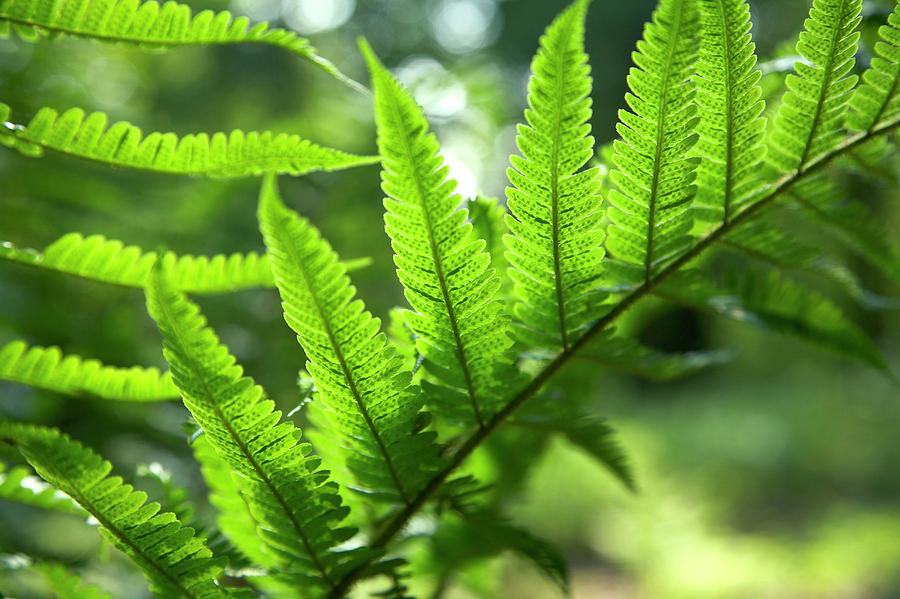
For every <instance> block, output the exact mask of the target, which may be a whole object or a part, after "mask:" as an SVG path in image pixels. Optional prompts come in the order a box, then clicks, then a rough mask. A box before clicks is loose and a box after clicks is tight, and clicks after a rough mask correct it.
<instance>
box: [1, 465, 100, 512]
mask: <svg viewBox="0 0 900 599" xmlns="http://www.w3.org/2000/svg"><path fill="white" fill-rule="evenodd" d="M0 500H5V501H14V502H16V503H21V504H23V505H29V506H31V507H36V508H40V509H42V510H49V511H51V512H62V513H64V514H78V515H84V514H85V511H84V510H83V509H81V507H79V505H78V504H77V503H75V502H74V501H73V500H72V498H71V497H69V496H68V495H66V494H65V493H62V492H60V491H58V490H56V489H54V488H53V487H51V486H50V485H48V484H47V483H45V482H44V481H42V480H40V479H39V478H38V477H36V476H34V475H33V474H32V473H31V471H30V470H29V469H28V468H23V467H22V466H14V467H13V468H11V469H9V470H7V469H6V464H4V463H3V462H0Z"/></svg>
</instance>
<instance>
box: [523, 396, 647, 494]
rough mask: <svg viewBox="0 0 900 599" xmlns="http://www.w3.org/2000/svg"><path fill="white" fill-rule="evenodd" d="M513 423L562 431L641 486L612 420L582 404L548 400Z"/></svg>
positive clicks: (622, 478) (627, 483)
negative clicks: (610, 422) (597, 414)
mask: <svg viewBox="0 0 900 599" xmlns="http://www.w3.org/2000/svg"><path fill="white" fill-rule="evenodd" d="M512 424H514V425H519V426H524V427H526V428H528V429H530V430H533V431H540V432H543V433H550V434H556V435H561V436H562V437H563V438H565V439H566V440H567V441H568V442H569V443H571V444H572V445H574V446H576V447H578V448H580V449H581V450H582V451H584V452H585V453H587V454H588V455H590V456H591V457H592V458H593V459H595V460H596V461H597V462H598V463H599V464H601V465H602V466H603V467H604V468H606V469H607V470H609V472H610V473H611V474H612V475H613V476H615V477H616V478H617V479H618V480H619V482H621V483H622V484H623V485H624V486H625V487H626V488H627V489H629V490H630V491H635V490H637V484H636V482H635V478H634V472H633V471H632V468H631V463H630V462H629V459H628V455H627V454H626V453H625V450H624V449H623V447H622V444H621V443H620V442H619V439H618V438H617V435H616V431H615V429H613V428H612V427H611V426H610V425H609V423H608V422H607V421H606V420H605V419H603V418H599V417H597V416H594V415H592V414H588V413H587V412H585V411H583V410H582V409H581V408H574V409H573V408H572V407H571V406H567V405H562V404H561V402H551V401H545V402H543V403H539V404H534V405H532V406H531V407H530V409H529V410H527V411H526V412H524V413H522V414H520V415H519V416H517V417H516V418H515V419H513V420H512Z"/></svg>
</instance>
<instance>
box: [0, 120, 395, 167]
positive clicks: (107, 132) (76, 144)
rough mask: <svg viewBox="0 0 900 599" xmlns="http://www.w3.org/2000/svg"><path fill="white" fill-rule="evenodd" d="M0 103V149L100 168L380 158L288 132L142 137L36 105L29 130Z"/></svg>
mask: <svg viewBox="0 0 900 599" xmlns="http://www.w3.org/2000/svg"><path fill="white" fill-rule="evenodd" d="M9 118H10V109H9V107H8V106H7V105H5V104H0V121H2V124H3V125H5V126H0V144H3V145H6V146H9V147H13V148H15V149H17V150H19V151H21V152H22V153H24V154H26V155H31V156H35V155H40V154H41V152H42V151H43V150H45V149H46V150H53V151H55V152H60V153H63V154H66V155H69V156H73V157H76V158H82V159H85V160H90V161H94V162H99V163H102V164H106V165H110V166H115V167H122V168H132V169H140V170H148V171H153V172H157V173H165V174H171V175H191V176H203V177H213V178H218V179H231V178H240V177H247V176H251V175H260V174H263V173H270V172H272V173H280V174H289V175H303V174H306V173H310V172H314V171H334V170H340V169H344V168H351V167H355V166H362V165H367V164H374V163H376V162H378V157H377V156H357V155H355V154H349V153H347V152H342V151H341V150H335V149H333V148H327V147H324V146H320V145H318V144H314V143H313V142H311V141H309V140H306V139H303V138H301V137H300V136H299V135H291V134H287V133H272V132H271V131H265V132H262V133H259V132H256V131H251V132H248V133H244V132H243V131H240V130H234V131H232V132H230V133H221V132H219V133H213V134H212V135H207V134H206V133H196V134H190V135H183V136H178V135H176V134H175V133H158V132H153V133H149V134H146V135H145V134H144V133H142V132H141V130H140V128H138V127H137V126H135V125H132V124H131V123H127V122H125V121H119V122H116V123H113V124H111V125H110V124H109V118H108V117H107V116H106V114H104V113H102V112H93V113H91V114H85V112H84V111H83V110H82V109H80V108H70V109H69V110H66V111H65V112H63V113H62V114H60V113H58V112H57V111H56V110H54V109H52V108H46V107H45V108H41V109H40V110H39V111H38V112H37V114H35V115H34V117H33V118H32V119H31V121H29V123H28V124H27V125H16V124H13V123H9V122H7V121H8V120H9Z"/></svg>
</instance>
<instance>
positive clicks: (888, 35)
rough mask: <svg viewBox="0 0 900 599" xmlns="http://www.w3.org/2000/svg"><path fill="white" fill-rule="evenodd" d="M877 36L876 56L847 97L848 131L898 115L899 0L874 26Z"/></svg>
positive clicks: (875, 124)
mask: <svg viewBox="0 0 900 599" xmlns="http://www.w3.org/2000/svg"><path fill="white" fill-rule="evenodd" d="M878 37H879V40H878V41H877V42H875V54H876V56H874V57H873V58H872V64H871V66H870V67H869V69H868V70H867V71H866V72H864V73H863V76H862V84H861V85H860V86H859V87H858V88H856V90H855V91H854V92H853V95H852V96H851V97H850V114H849V115H848V117H847V128H848V129H850V130H851V131H871V130H872V129H874V128H875V127H877V126H878V125H879V124H881V123H884V122H886V121H889V120H891V119H893V118H895V117H897V116H900V4H897V5H896V6H894V12H892V13H891V14H890V15H888V21H887V23H886V24H885V25H882V26H881V27H880V28H879V29H878Z"/></svg>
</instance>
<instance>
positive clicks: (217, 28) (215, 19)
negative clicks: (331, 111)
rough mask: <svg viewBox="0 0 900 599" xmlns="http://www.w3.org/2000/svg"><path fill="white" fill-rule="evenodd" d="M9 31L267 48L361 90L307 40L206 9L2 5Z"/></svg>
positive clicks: (110, 2)
mask: <svg viewBox="0 0 900 599" xmlns="http://www.w3.org/2000/svg"><path fill="white" fill-rule="evenodd" d="M10 28H12V29H14V30H15V31H16V33H18V34H19V36H20V37H22V39H25V40H29V41H37V40H38V39H40V38H41V37H49V36H55V35H71V36H75V37H82V38H89V39H93V40H98V41H102V42H112V43H121V44H129V45H135V46H138V47H144V48H151V49H164V48H173V47H180V46H209V45H224V44H248V43H249V44H266V45H270V46H276V47H278V48H282V49H284V50H286V51H288V52H290V53H292V54H294V55H296V56H299V57H301V58H303V59H304V60H307V61H309V62H311V63H312V64H314V65H316V66H317V67H318V68H320V69H322V70H323V71H325V72H326V73H328V74H329V75H331V76H332V77H335V78H337V79H338V80H339V81H342V82H344V83H346V84H347V85H349V86H351V87H353V88H356V89H358V90H363V91H364V90H365V88H363V87H362V86H361V85H360V84H359V83H357V82H355V81H353V80H352V79H350V78H349V77H347V76H346V75H344V74H343V73H341V72H340V71H339V70H338V68H337V67H336V66H334V64H332V63H331V62H330V61H329V60H326V59H325V58H323V57H321V56H319V54H318V53H317V52H316V49H315V48H313V46H312V45H311V44H310V42H309V40H307V39H305V38H302V37H300V36H298V35H297V34H296V33H294V32H293V31H288V30H286V29H280V28H269V25H268V23H265V22H263V23H257V24H256V25H253V26H251V24H250V20H249V19H247V18H246V17H238V18H234V17H233V16H232V15H231V13H229V12H228V11H220V12H213V11H211V10H204V11H201V12H199V13H197V14H196V15H194V14H192V11H191V8H190V7H189V6H188V5H186V4H179V3H177V2H171V1H168V2H165V3H163V4H162V5H160V3H159V2H156V1H154V0H150V1H147V2H144V1H139V0H3V1H2V2H0V37H6V36H7V35H8V34H9V29H10Z"/></svg>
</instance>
